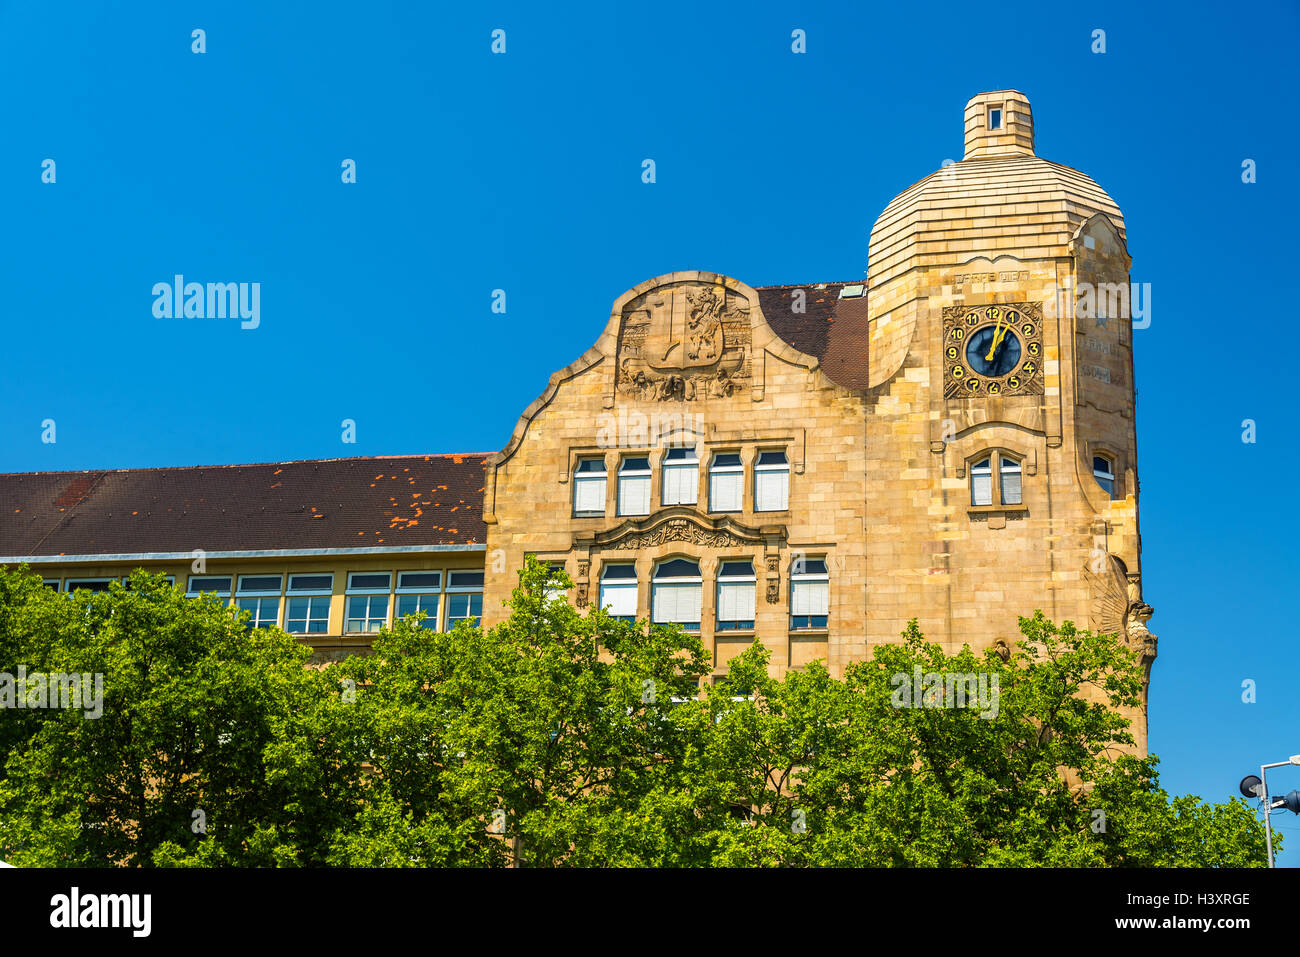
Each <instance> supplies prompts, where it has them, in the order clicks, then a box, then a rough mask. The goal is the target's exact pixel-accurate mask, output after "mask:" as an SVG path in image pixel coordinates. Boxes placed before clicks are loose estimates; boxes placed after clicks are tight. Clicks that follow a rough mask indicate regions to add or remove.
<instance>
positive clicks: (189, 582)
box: [185, 575, 235, 601]
mask: <svg viewBox="0 0 1300 957" xmlns="http://www.w3.org/2000/svg"><path fill="white" fill-rule="evenodd" d="M221 578H224V579H225V580H226V588H225V590H224V591H217V590H215V589H212V588H205V589H202V590H201V591H195V590H194V582H195V581H212V580H215V579H221ZM234 593H235V576H234V575H190V576H189V578H187V579H186V580H185V597H186V598H198V597H199V596H200V595H216V596H217V597H218V598H224V599H226V600H227V601H229V600H230V598H231V596H232V595H234Z"/></svg>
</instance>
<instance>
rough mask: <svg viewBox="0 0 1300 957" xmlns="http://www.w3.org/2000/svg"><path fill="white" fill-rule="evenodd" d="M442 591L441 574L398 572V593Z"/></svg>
mask: <svg viewBox="0 0 1300 957" xmlns="http://www.w3.org/2000/svg"><path fill="white" fill-rule="evenodd" d="M441 590H442V572H399V573H398V575H397V591H398V593H399V594H400V593H408V594H413V593H416V592H430V591H441Z"/></svg>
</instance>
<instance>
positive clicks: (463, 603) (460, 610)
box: [447, 594, 483, 631]
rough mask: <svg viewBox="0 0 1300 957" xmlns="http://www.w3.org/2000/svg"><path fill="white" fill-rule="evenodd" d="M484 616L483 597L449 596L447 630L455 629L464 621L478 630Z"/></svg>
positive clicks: (479, 595) (480, 595)
mask: <svg viewBox="0 0 1300 957" xmlns="http://www.w3.org/2000/svg"><path fill="white" fill-rule="evenodd" d="M482 616H483V596H482V594H478V595H448V596H447V630H448V631H451V629H453V628H455V627H456V626H457V625H458V624H460V623H461V622H462V621H466V622H469V626H470V627H471V628H477V627H478V623H479V621H480V619H481V618H482Z"/></svg>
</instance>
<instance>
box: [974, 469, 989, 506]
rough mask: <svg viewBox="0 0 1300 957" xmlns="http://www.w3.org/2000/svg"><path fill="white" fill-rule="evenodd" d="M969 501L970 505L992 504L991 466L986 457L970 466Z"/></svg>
mask: <svg viewBox="0 0 1300 957" xmlns="http://www.w3.org/2000/svg"><path fill="white" fill-rule="evenodd" d="M970 502H971V504H972V505H992V504H993V467H992V466H991V465H989V460H988V459H984V460H983V461H980V462H976V463H975V464H974V465H972V466H971V469H970Z"/></svg>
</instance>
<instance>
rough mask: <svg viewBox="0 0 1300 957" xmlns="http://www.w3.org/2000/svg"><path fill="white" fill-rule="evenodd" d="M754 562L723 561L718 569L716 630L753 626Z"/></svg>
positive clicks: (734, 629) (735, 629) (742, 628)
mask: <svg viewBox="0 0 1300 957" xmlns="http://www.w3.org/2000/svg"><path fill="white" fill-rule="evenodd" d="M755 583H756V582H755V577H754V563H753V562H751V561H743V562H723V563H722V567H721V568H719V569H718V631H737V630H749V629H751V628H753V627H754V587H755Z"/></svg>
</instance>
